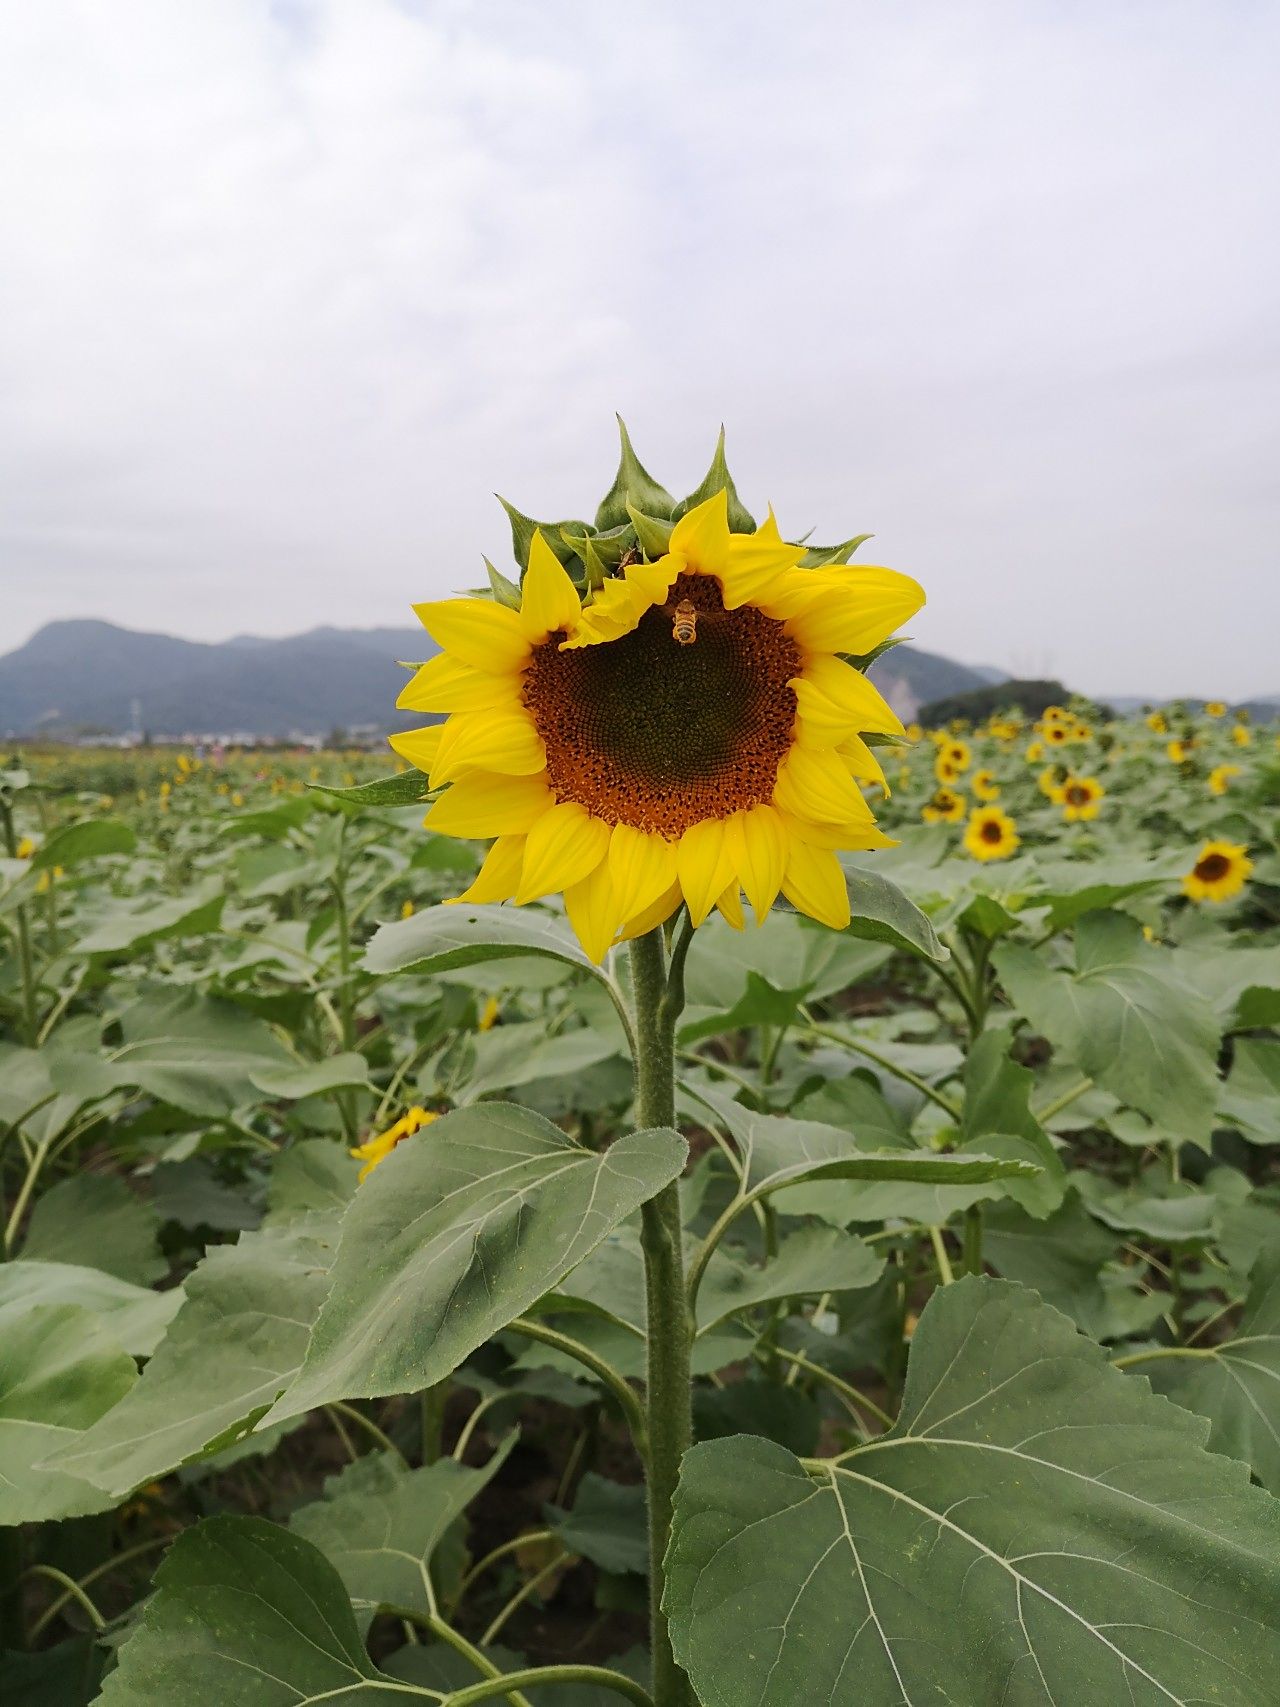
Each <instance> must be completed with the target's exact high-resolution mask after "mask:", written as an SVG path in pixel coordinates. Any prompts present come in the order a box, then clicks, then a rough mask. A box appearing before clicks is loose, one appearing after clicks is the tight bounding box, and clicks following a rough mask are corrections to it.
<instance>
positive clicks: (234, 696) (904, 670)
mask: <svg viewBox="0 0 1280 1707" xmlns="http://www.w3.org/2000/svg"><path fill="white" fill-rule="evenodd" d="M435 650H436V648H435V647H434V645H433V644H432V642H431V641H430V640H429V639H428V637H427V635H426V634H425V633H424V631H423V630H422V629H421V628H313V629H311V630H310V631H309V632H308V633H306V634H296V635H292V636H290V637H289V638H287V639H284V640H270V639H264V638H261V637H259V636H256V635H248V634H242V635H237V636H236V637H235V638H234V639H232V640H224V641H220V642H218V643H217V644H216V645H215V644H209V643H207V642H202V641H196V640H177V639H175V638H174V637H173V636H172V635H170V634H146V633H140V632H138V631H136V630H134V629H128V628H118V627H116V625H115V624H114V623H110V622H98V621H92V620H75V621H68V622H51V623H48V624H47V625H46V626H45V627H44V628H42V629H40V631H39V632H38V633H37V634H34V635H32V637H31V639H30V640H28V641H27V643H26V645H25V646H20V647H18V649H17V650H16V651H14V652H10V653H8V654H6V655H5V656H3V657H0V736H3V737H5V738H13V737H15V736H19V735H45V736H75V735H86V734H89V733H101V734H109V735H123V734H126V733H127V732H128V731H129V730H131V729H135V728H136V729H139V730H144V731H146V732H147V733H148V734H150V735H153V736H169V737H173V736H182V735H192V734H206V735H212V734H219V735H237V734H243V735H253V736H257V737H271V736H278V737H281V736H290V735H307V734H311V735H315V734H320V735H323V734H325V733H327V732H328V731H329V730H331V729H333V728H335V727H336V728H341V729H345V730H350V729H353V728H359V727H361V726H365V727H368V726H372V727H373V728H376V729H398V728H405V727H408V726H410V725H411V724H413V723H414V722H415V721H417V720H418V719H417V718H415V717H414V716H411V715H407V714H403V713H399V712H397V711H396V710H395V709H394V707H395V700H396V695H397V693H398V692H399V691H400V688H401V687H402V685H403V683H404V680H405V673H404V671H403V670H402V669H400V668H399V666H398V665H397V663H396V660H397V659H398V658H402V659H406V660H409V661H412V662H418V661H421V660H423V659H425V658H429V657H430V656H431V655H432V654H433V653H434V651H435ZM873 673H874V675H875V677H876V680H877V681H878V683H879V685H880V687H881V689H882V691H883V692H884V693H885V694H886V695H887V696H888V697H889V698H890V699H891V700H892V701H893V703H894V704H895V706H896V707H897V709H898V710H899V712H900V713H901V714H902V715H903V716H906V717H911V716H914V714H915V708H916V707H917V706H918V705H919V704H921V703H922V702H924V701H927V700H936V699H941V698H942V697H943V696H944V695H947V694H955V693H965V692H967V691H969V690H971V689H974V688H977V687H981V686H983V685H984V684H985V683H986V682H988V681H990V679H991V677H992V675H993V674H994V672H991V671H989V670H974V669H970V668H969V667H968V666H967V665H965V664H956V663H953V662H952V660H951V659H949V658H942V657H938V656H937V655H936V654H934V653H932V652H920V651H918V650H916V648H914V647H911V646H895V647H894V648H893V649H892V650H891V651H889V652H888V653H886V654H885V656H884V657H883V658H882V659H881V660H880V661H879V662H878V663H877V664H876V665H874V666H873ZM135 702H136V710H137V716H136V719H135Z"/></svg>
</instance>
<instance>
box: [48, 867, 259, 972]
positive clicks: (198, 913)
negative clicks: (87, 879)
mask: <svg viewBox="0 0 1280 1707" xmlns="http://www.w3.org/2000/svg"><path fill="white" fill-rule="evenodd" d="M226 900H227V897H226V895H225V894H224V893H223V891H222V889H221V888H217V889H214V888H213V886H212V885H211V884H201V885H200V886H199V888H197V889H193V890H192V891H191V892H190V893H189V894H187V895H180V896H179V897H178V898H177V900H176V901H157V900H149V901H146V902H144V903H143V904H142V905H141V906H139V905H138V904H137V903H136V902H132V901H131V902H130V903H129V904H128V905H127V906H124V907H117V908H116V909H115V910H114V911H113V912H111V913H109V914H108V915H107V916H106V917H105V918H102V919H99V921H98V923H97V924H96V925H95V926H94V927H93V929H92V930H91V931H89V932H88V934H87V935H86V936H82V937H81V938H80V939H79V941H77V942H75V943H73V944H72V946H71V947H70V948H69V949H68V950H67V952H68V954H70V955H72V956H73V957H75V958H77V959H78V958H80V957H82V956H84V955H87V954H119V953H121V952H122V951H123V950H124V949H126V948H132V949H137V948H141V947H142V946H143V945H144V944H146V943H151V942H158V941H159V940H160V939H161V938H162V937H180V936H205V935H207V934H208V933H209V932H210V931H216V930H217V928H218V925H219V923H220V922H221V919H222V909H223V907H224V906H225V905H226Z"/></svg>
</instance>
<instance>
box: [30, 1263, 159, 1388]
mask: <svg viewBox="0 0 1280 1707" xmlns="http://www.w3.org/2000/svg"><path fill="white" fill-rule="evenodd" d="M11 1304H21V1305H24V1306H25V1307H26V1308H28V1309H30V1308H31V1307H32V1306H33V1305H36V1304H79V1305H80V1306H81V1308H82V1309H85V1310H88V1311H89V1312H90V1313H91V1314H93V1315H95V1316H97V1317H99V1318H100V1319H101V1322H102V1325H103V1327H104V1328H105V1329H106V1331H107V1335H108V1337H109V1338H110V1339H111V1340H113V1341H114V1342H115V1344H116V1345H118V1346H119V1347H120V1348H121V1350H123V1351H127V1352H128V1353H129V1355H130V1357H150V1356H151V1353H152V1352H153V1351H154V1350H155V1348H156V1345H157V1343H158V1342H159V1340H160V1338H161V1336H162V1335H163V1333H164V1331H165V1329H166V1328H167V1327H168V1325H169V1323H170V1322H171V1321H172V1320H173V1318H174V1316H175V1315H176V1314H177V1312H178V1309H179V1307H180V1306H181V1304H182V1288H181V1287H174V1288H173V1289H172V1290H171V1291H169V1292H153V1291H152V1290H151V1288H150V1287H148V1286H135V1285H134V1284H133V1282H132V1281H128V1280H120V1279H118V1278H117V1277H116V1276H115V1275H114V1274H107V1273H105V1272H104V1271H103V1270H102V1269H100V1268H82V1267H81V1266H80V1265H79V1264H78V1263H67V1262H48V1261H45V1260H44V1259H41V1260H40V1261H39V1262H27V1261H25V1260H21V1261H18V1262H6V1263H0V1310H5V1309H7V1308H8V1306H9V1305H11ZM131 1385H132V1383H131Z"/></svg>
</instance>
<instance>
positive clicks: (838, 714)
mask: <svg viewBox="0 0 1280 1707" xmlns="http://www.w3.org/2000/svg"><path fill="white" fill-rule="evenodd" d="M791 691H792V692H793V693H794V694H795V696H796V716H797V719H798V722H797V732H798V736H799V738H800V739H801V740H803V741H805V742H806V743H807V744H808V745H809V746H811V747H838V746H839V745H840V743H841V741H844V740H847V739H848V738H849V737H850V736H852V735H856V734H857V730H856V729H855V727H854V725H853V723H852V721H851V720H850V717H849V713H848V712H847V711H846V710H845V709H844V707H843V706H842V705H837V704H836V702H835V701H834V700H832V699H828V698H827V696H826V694H824V693H820V692H819V691H818V689H817V688H815V687H814V685H813V683H812V682H807V681H805V680H804V678H803V677H802V676H797V677H796V679H795V680H794V681H793V682H792V683H791Z"/></svg>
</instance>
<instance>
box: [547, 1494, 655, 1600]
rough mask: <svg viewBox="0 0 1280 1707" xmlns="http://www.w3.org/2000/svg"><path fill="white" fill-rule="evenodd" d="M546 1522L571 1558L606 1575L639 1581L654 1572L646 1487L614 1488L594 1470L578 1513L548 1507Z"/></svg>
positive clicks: (576, 1506)
mask: <svg viewBox="0 0 1280 1707" xmlns="http://www.w3.org/2000/svg"><path fill="white" fill-rule="evenodd" d="M543 1512H544V1515H545V1516H546V1518H547V1522H548V1524H549V1526H550V1528H552V1529H553V1530H554V1531H555V1532H556V1534H557V1535H558V1536H559V1537H560V1540H561V1541H562V1542H563V1543H564V1545H565V1547H566V1548H567V1549H568V1550H569V1552H570V1553H576V1554H577V1556H578V1557H579V1558H580V1559H590V1561H591V1563H592V1564H593V1565H599V1567H600V1569H601V1570H602V1571H614V1572H616V1573H618V1574H621V1573H622V1572H624V1571H633V1572H635V1573H636V1574H637V1575H639V1576H646V1575H648V1571H649V1536H648V1531H647V1528H646V1524H645V1500H644V1486H643V1484H642V1483H639V1482H635V1483H627V1484H625V1485H624V1484H623V1483H621V1482H609V1481H606V1480H605V1478H604V1477H603V1476H597V1475H595V1474H593V1473H592V1472H591V1471H590V1470H589V1471H588V1472H587V1474H586V1475H585V1476H584V1477H583V1478H582V1481H581V1482H580V1483H579V1484H578V1492H577V1494H576V1495H575V1497H574V1501H573V1510H572V1511H561V1510H560V1508H559V1507H558V1506H554V1505H548V1506H544V1507H543Z"/></svg>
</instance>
